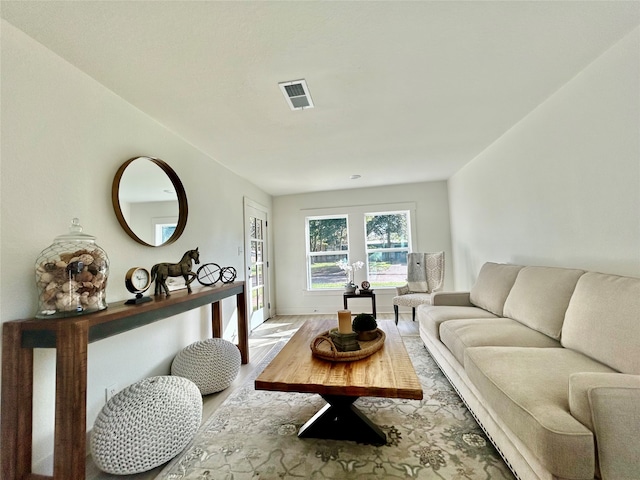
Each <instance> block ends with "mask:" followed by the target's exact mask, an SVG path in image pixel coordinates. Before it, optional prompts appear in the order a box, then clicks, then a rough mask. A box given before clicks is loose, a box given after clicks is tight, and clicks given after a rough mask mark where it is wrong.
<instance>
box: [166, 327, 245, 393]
mask: <svg viewBox="0 0 640 480" xmlns="http://www.w3.org/2000/svg"><path fill="white" fill-rule="evenodd" d="M239 371H240V350H238V347H236V346H235V345H234V344H233V343H231V342H229V341H227V340H223V339H222V338H208V339H206V340H201V341H198V342H194V343H192V344H191V345H189V346H187V347H185V348H183V349H182V350H181V351H180V352H178V354H177V355H176V356H175V358H174V359H173V363H172V364H171V375H178V376H180V377H185V378H188V379H189V380H191V381H192V382H193V383H195V384H196V385H197V386H198V388H199V389H200V393H202V395H209V394H210V393H214V392H219V391H221V390H224V389H225V388H227V387H228V386H229V385H231V383H232V382H233V381H234V380H235V378H236V377H237V376H238V372H239Z"/></svg>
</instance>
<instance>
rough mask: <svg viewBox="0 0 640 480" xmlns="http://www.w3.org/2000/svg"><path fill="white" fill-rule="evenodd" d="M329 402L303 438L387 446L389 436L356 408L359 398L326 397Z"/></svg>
mask: <svg viewBox="0 0 640 480" xmlns="http://www.w3.org/2000/svg"><path fill="white" fill-rule="evenodd" d="M322 398H324V399H325V400H326V401H327V405H325V406H324V407H323V408H322V409H321V410H320V411H319V412H318V413H316V414H315V415H314V416H313V417H312V418H311V419H310V420H309V421H308V422H307V423H305V424H304V425H303V426H302V428H301V429H300V431H299V432H298V436H299V437H301V438H328V439H332V440H351V441H354V442H358V443H365V444H371V445H385V444H386V443H387V436H386V435H385V433H384V432H383V431H382V430H380V428H379V427H378V426H377V425H376V424H374V423H373V422H372V421H371V420H369V419H368V418H367V417H366V416H365V415H364V414H363V413H362V412H361V411H360V410H358V409H357V408H356V407H355V406H354V405H353V402H355V401H356V400H357V399H358V397H342V396H334V395H322Z"/></svg>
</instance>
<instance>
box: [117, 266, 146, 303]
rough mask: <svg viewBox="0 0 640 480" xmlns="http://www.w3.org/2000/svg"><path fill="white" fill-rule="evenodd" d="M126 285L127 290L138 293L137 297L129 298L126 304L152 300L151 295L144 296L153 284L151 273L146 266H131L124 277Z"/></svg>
mask: <svg viewBox="0 0 640 480" xmlns="http://www.w3.org/2000/svg"><path fill="white" fill-rule="evenodd" d="M124 285H125V287H127V290H129V291H130V292H131V293H135V294H136V298H132V299H130V300H127V301H126V302H125V304H127V305H130V304H138V303H144V302H149V301H151V297H143V296H142V294H143V293H144V292H146V291H147V289H148V288H149V286H150V285H151V274H150V273H149V270H147V269H146V268H143V267H133V268H130V269H129V270H128V271H127V274H126V275H125V277H124Z"/></svg>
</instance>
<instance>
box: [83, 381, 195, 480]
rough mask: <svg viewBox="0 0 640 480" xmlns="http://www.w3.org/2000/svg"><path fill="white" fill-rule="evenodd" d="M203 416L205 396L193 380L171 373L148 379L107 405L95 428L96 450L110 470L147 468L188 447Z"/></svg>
mask: <svg viewBox="0 0 640 480" xmlns="http://www.w3.org/2000/svg"><path fill="white" fill-rule="evenodd" d="M201 421H202V396H201V395H200V391H199V390H198V387H197V386H196V385H195V384H194V383H193V382H191V381H190V380H188V379H186V378H181V377H172V376H168V375H167V376H160V377H151V378H146V379H144V380H141V381H139V382H136V383H134V384H133V385H131V386H129V387H127V388H125V389H124V390H122V391H121V392H119V393H117V394H116V395H114V396H113V397H112V398H111V399H110V400H109V401H108V402H107V404H106V405H105V406H104V407H103V408H102V411H101V412H100V414H99V415H98V418H96V421H95V424H94V426H93V430H92V432H91V440H90V448H91V455H92V456H93V460H94V462H95V464H96V466H97V467H98V468H99V469H100V470H102V471H104V472H107V473H111V474H114V475H130V474H133V473H140V472H146V471H147V470H151V469H152V468H155V467H157V466H159V465H162V464H163V463H166V462H168V461H169V460H171V459H172V458H173V457H175V456H176V455H177V454H178V453H180V452H181V451H182V450H184V448H185V447H186V446H187V445H188V444H189V442H191V440H193V437H194V436H195V434H196V432H197V431H198V428H199V427H200V422H201Z"/></svg>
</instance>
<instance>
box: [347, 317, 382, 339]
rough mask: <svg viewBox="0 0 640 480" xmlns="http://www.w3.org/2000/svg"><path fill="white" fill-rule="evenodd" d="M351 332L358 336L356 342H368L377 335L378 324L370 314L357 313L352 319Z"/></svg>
mask: <svg viewBox="0 0 640 480" xmlns="http://www.w3.org/2000/svg"><path fill="white" fill-rule="evenodd" d="M352 327H353V331H354V332H356V333H357V334H358V337H357V338H358V340H360V341H363V342H370V341H371V340H373V339H374V338H375V337H376V336H377V335H378V333H377V332H378V322H376V318H375V317H374V316H373V315H371V314H370V313H359V314H358V315H356V317H355V318H354V319H353V325H352Z"/></svg>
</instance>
